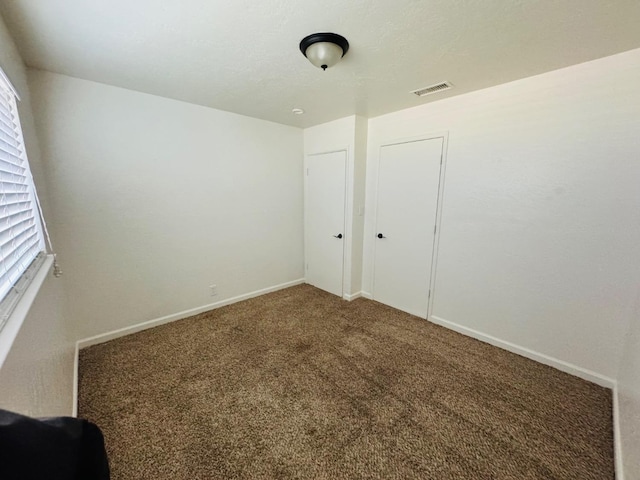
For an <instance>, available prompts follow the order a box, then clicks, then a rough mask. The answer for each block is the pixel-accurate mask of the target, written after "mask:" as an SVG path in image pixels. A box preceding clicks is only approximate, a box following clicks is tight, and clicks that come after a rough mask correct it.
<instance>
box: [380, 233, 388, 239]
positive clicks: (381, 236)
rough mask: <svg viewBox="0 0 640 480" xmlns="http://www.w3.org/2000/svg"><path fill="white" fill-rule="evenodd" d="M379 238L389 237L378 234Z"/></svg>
mask: <svg viewBox="0 0 640 480" xmlns="http://www.w3.org/2000/svg"><path fill="white" fill-rule="evenodd" d="M378 238H387V237H385V236H384V235H383V234H381V233H379V234H378Z"/></svg>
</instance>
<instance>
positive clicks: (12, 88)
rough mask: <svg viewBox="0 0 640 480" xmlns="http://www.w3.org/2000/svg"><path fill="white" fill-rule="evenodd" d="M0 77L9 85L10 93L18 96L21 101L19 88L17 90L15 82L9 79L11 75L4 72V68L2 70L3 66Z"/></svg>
mask: <svg viewBox="0 0 640 480" xmlns="http://www.w3.org/2000/svg"><path fill="white" fill-rule="evenodd" d="M0 79H2V80H4V81H5V83H6V84H7V87H8V88H9V93H12V94H13V96H14V97H16V99H17V100H18V101H20V95H19V94H18V90H16V87H14V86H13V83H12V82H11V80H10V79H9V76H8V75H7V74H6V73H5V72H4V70H2V67H0Z"/></svg>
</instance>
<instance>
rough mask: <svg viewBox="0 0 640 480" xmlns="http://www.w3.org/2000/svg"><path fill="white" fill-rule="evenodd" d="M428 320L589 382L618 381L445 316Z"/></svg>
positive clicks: (607, 383)
mask: <svg viewBox="0 0 640 480" xmlns="http://www.w3.org/2000/svg"><path fill="white" fill-rule="evenodd" d="M428 320H429V321H430V322H432V323H435V324H437V325H441V326H443V327H446V328H448V329H450V330H454V331H456V332H458V333H462V334H463V335H467V336H468V337H472V338H475V339H477V340H480V341H482V342H485V343H488V344H490V345H494V346H496V347H500V348H502V349H504V350H507V351H509V352H512V353H516V354H518V355H521V356H523V357H527V358H530V359H531V360H535V361H536V362H539V363H542V364H544V365H549V366H550V367H554V368H557V369H558V370H560V371H562V372H565V373H569V374H571V375H574V376H576V377H579V378H582V379H584V380H588V381H589V382H593V383H595V384H597V385H600V386H602V387H606V388H614V387H615V385H616V381H615V380H614V379H612V378H609V377H605V376H604V375H600V374H599V373H596V372H593V371H591V370H587V369H586V368H582V367H578V366H577V365H573V364H571V363H568V362H565V361H563V360H559V359H557V358H554V357H550V356H548V355H545V354H543V353H539V352H536V351H534V350H531V349H529V348H525V347H522V346H520V345H516V344H515V343H511V342H507V341H505V340H501V339H499V338H496V337H493V336H491V335H487V334H484V333H481V332H478V331H477V330H473V329H471V328H467V327H463V326H462V325H459V324H457V323H454V322H450V321H449V320H445V319H444V318H440V317H437V316H435V315H432V316H431V317H430V318H429V319H428Z"/></svg>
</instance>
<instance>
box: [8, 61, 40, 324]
mask: <svg viewBox="0 0 640 480" xmlns="http://www.w3.org/2000/svg"><path fill="white" fill-rule="evenodd" d="M0 73H2V72H1V71H0ZM44 249H45V244H44V237H43V234H42V229H41V225H40V221H39V211H38V205H37V198H36V194H35V187H34V184H33V178H32V177H31V171H30V169H29V163H28V161H27V155H26V151H25V148H24V141H23V137H22V130H21V127H20V119H19V118H18V108H17V99H16V96H15V93H14V91H13V88H12V87H11V85H10V84H9V83H8V81H7V80H6V79H5V77H4V75H3V74H0V328H2V326H3V325H4V323H5V322H6V321H7V319H8V318H9V315H10V314H11V312H12V311H13V309H14V307H15V305H16V304H17V302H18V300H19V299H20V297H21V296H22V293H23V292H24V290H25V289H26V287H27V286H28V285H29V283H30V281H31V278H32V277H33V275H34V274H35V272H36V271H37V269H38V267H39V263H41V262H42V261H43V260H44Z"/></svg>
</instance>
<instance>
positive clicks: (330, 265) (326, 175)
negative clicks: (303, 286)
mask: <svg viewBox="0 0 640 480" xmlns="http://www.w3.org/2000/svg"><path fill="white" fill-rule="evenodd" d="M346 161H347V154H346V152H334V153H325V154H322V155H309V156H308V157H307V172H306V174H307V183H306V212H305V215H306V221H305V223H306V232H305V238H306V242H305V244H306V249H305V250H306V252H305V253H306V264H307V265H306V267H307V271H306V282H307V283H309V284H311V285H314V286H316V287H318V288H321V289H323V290H326V291H327V292H330V293H333V294H335V295H339V296H342V278H343V270H344V243H345V240H344V234H345V232H344V227H345V221H344V220H345V217H344V215H345V189H346Z"/></svg>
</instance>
